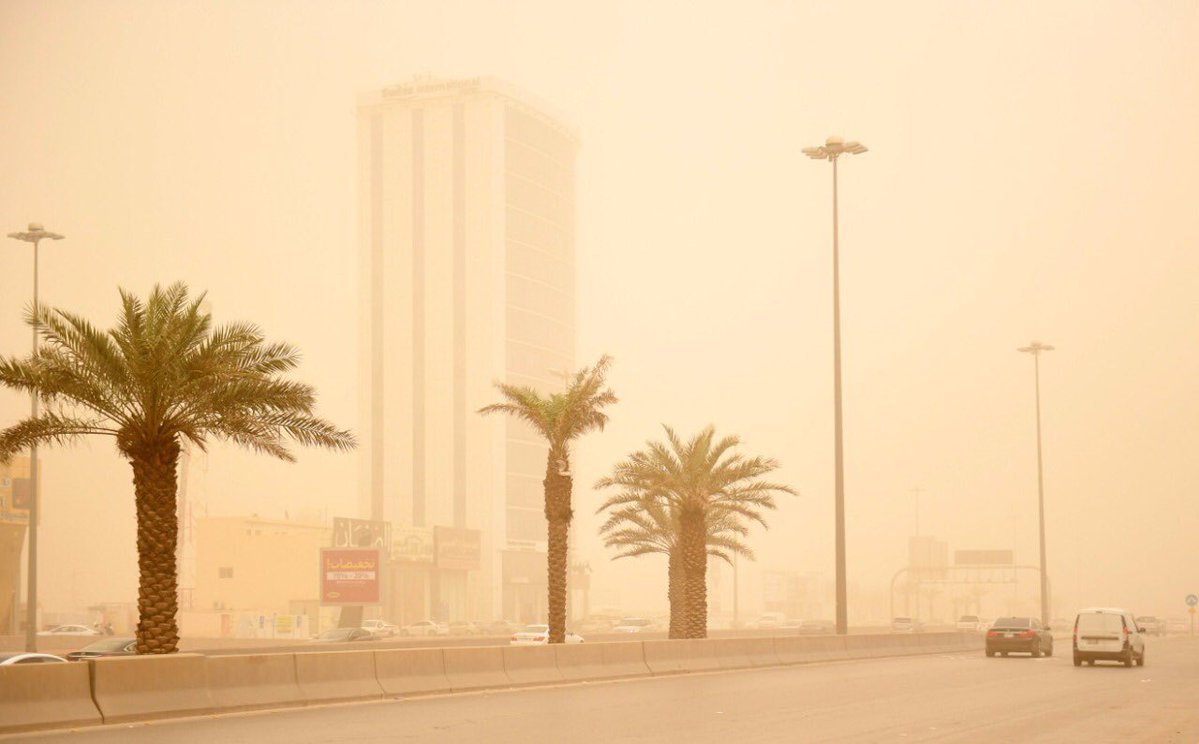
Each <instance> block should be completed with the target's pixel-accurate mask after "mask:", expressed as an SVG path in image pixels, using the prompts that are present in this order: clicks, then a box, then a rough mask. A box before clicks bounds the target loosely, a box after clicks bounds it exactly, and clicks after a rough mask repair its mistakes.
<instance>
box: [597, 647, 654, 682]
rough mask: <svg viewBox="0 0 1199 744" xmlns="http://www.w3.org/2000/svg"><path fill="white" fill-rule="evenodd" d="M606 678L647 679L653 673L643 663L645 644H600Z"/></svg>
mask: <svg viewBox="0 0 1199 744" xmlns="http://www.w3.org/2000/svg"><path fill="white" fill-rule="evenodd" d="M599 645H600V646H601V649H600V653H601V654H602V655H603V659H604V674H605V676H606V677H648V676H649V675H650V674H652V673H653V672H652V671H651V670H650V668H649V665H648V664H646V663H645V644H644V643H639V642H636V641H634V642H632V643H629V642H624V643H601V644H599Z"/></svg>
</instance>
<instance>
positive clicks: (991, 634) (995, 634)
mask: <svg viewBox="0 0 1199 744" xmlns="http://www.w3.org/2000/svg"><path fill="white" fill-rule="evenodd" d="M987 635H989V636H1001V635H1003V633H1000V632H999V631H998V630H988V631H987Z"/></svg>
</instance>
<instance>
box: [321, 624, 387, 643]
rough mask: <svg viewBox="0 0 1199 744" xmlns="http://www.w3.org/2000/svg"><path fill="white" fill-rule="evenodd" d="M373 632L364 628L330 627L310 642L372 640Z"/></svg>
mask: <svg viewBox="0 0 1199 744" xmlns="http://www.w3.org/2000/svg"><path fill="white" fill-rule="evenodd" d="M373 640H375V634H374V633H371V632H370V631H369V630H366V629H365V628H330V629H329V630H326V631H325V632H324V633H321V634H320V635H318V636H316V637H315V638H313V639H312V641H310V642H311V643H354V642H356V641H373Z"/></svg>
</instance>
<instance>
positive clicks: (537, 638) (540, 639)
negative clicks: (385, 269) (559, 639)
mask: <svg viewBox="0 0 1199 744" xmlns="http://www.w3.org/2000/svg"><path fill="white" fill-rule="evenodd" d="M533 640H534V641H537V642H538V643H544V642H545V636H537V637H536V638H534V639H533Z"/></svg>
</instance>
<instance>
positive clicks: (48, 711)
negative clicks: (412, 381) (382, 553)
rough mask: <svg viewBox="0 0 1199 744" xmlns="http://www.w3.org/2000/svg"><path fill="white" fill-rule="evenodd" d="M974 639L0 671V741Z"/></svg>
mask: <svg viewBox="0 0 1199 744" xmlns="http://www.w3.org/2000/svg"><path fill="white" fill-rule="evenodd" d="M981 645H982V636H980V635H977V634H970V633H919V634H908V635H895V634H885V635H856V636H773V637H772V636H761V637H741V638H712V639H705V640H673V641H671V640H637V641H626V642H608V643H582V644H571V645H555V646H502V647H501V646H458V647H453V646H447V647H435V648H419V649H386V648H376V649H370V650H363V649H361V647H360V646H359V647H358V648H356V649H354V650H320V651H317V650H314V651H313V652H311V653H277V652H276V653H258V654H240V655H238V654H228V655H213V656H203V655H199V654H187V653H181V654H172V655H169V656H136V657H112V658H98V659H88V660H86V661H83V662H75V663H70V664H49V665H30V666H9V667H0V734H8V733H14V732H20V731H32V730H38V729H46V728H62V727H68V726H69V727H78V726H86V725H94V724H99V723H114V722H125V721H134V720H145V719H151V718H161V717H167V716H170V717H178V716H188V715H201V714H207V713H225V712H232V711H244V710H261V709H273V708H286V707H296V706H304V705H318V704H322V703H332V702H346V701H356V700H381V699H385V698H400V697H408V696H415V695H424V694H436V693H446V692H466V691H471V690H481V689H500V688H510V687H521V686H527V685H544V684H556V683H561V682H564V681H569V682H574V681H582V680H605V679H622V678H633V677H648V676H655V675H672V674H687V673H694V672H707V671H718V670H727V669H750V668H760V667H766V666H785V665H792V664H804V663H812V662H818V661H830V660H839V659H852V658H868V657H881V656H895V655H915V654H930V653H943V652H946V651H954V650H967V649H977V648H979V647H980V646H981Z"/></svg>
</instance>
